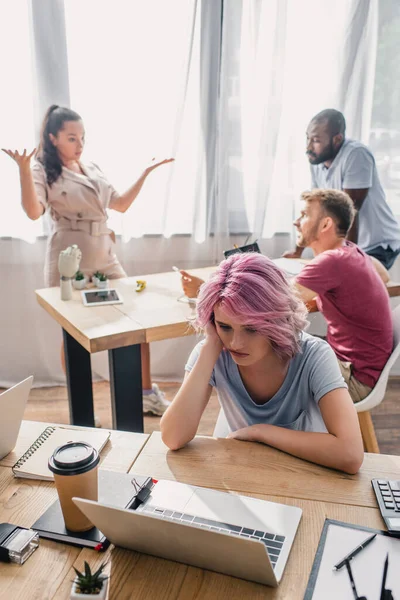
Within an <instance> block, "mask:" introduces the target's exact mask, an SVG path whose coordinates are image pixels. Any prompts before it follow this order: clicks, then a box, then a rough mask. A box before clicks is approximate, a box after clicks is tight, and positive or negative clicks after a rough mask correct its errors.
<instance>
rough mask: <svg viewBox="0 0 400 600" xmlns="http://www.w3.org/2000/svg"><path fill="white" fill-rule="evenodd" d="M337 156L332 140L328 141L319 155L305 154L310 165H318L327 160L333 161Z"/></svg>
mask: <svg viewBox="0 0 400 600" xmlns="http://www.w3.org/2000/svg"><path fill="white" fill-rule="evenodd" d="M336 154H337V151H336V150H335V147H334V145H333V140H331V141H330V143H329V145H328V146H327V147H326V148H324V150H322V152H321V154H319V155H318V156H316V155H315V154H313V153H309V152H307V156H308V160H309V162H310V164H312V165H320V164H321V163H324V162H327V161H328V160H333V159H334V158H335V156H336Z"/></svg>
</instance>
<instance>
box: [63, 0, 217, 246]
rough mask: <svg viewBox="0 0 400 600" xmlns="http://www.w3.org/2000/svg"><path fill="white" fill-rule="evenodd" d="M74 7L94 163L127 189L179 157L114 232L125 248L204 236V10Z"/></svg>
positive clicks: (75, 101) (138, 1) (75, 98)
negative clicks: (154, 162)
mask: <svg viewBox="0 0 400 600" xmlns="http://www.w3.org/2000/svg"><path fill="white" fill-rule="evenodd" d="M64 4H65V14H66V27H67V48H68V65H69V82H70V95H71V106H72V107H73V108H74V109H75V110H77V111H78V112H79V113H80V114H82V116H83V118H84V122H85V125H86V130H87V147H86V149H85V157H87V159H88V160H93V161H95V162H98V164H99V165H100V167H101V168H102V169H103V170H104V171H105V172H106V174H107V176H108V177H109V178H110V180H111V181H112V182H113V183H114V184H115V186H116V187H117V188H118V189H120V190H121V191H122V190H124V189H126V188H127V187H129V186H130V185H132V183H133V182H134V180H135V179H136V178H137V177H138V176H139V174H140V173H141V171H142V170H143V169H144V168H145V167H146V166H147V165H148V164H150V161H151V159H152V158H153V157H156V158H166V157H171V156H173V157H175V158H176V162H175V164H174V165H173V166H171V165H169V166H164V167H162V168H160V169H158V170H156V171H154V172H153V173H151V175H150V177H149V178H148V180H147V182H146V184H145V186H144V188H143V190H142V192H141V193H140V196H139V198H138V200H137V201H136V202H135V205H134V207H133V208H132V210H130V211H129V212H128V213H127V214H126V215H125V216H124V218H123V219H122V218H121V217H120V216H118V215H115V214H112V215H111V214H110V217H111V219H112V220H111V221H110V225H111V226H112V227H113V226H114V228H116V230H117V231H118V232H122V234H123V236H124V239H125V240H128V239H130V238H131V237H139V236H141V235H143V234H144V233H146V234H160V233H163V234H164V235H165V236H167V237H169V236H170V235H171V234H173V233H174V234H176V233H192V231H193V224H194V222H196V224H197V229H198V230H199V231H202V230H204V222H205V210H204V207H205V206H206V201H205V194H204V188H203V179H204V178H203V165H204V161H205V145H204V140H203V137H202V134H201V123H200V26H201V18H200V8H201V6H200V3H198V2H197V1H196V0H187V1H186V2H181V1H180V0H169V1H168V2H165V1H164V0H147V1H146V2H143V1H142V0H119V1H117V2H101V1H100V2H99V0H86V1H85V2H83V3H82V2H79V3H78V2H75V1H74V0H65V2H64ZM94 15H95V17H94ZM78 32H84V35H79V34H78ZM88 40H90V43H88ZM94 83H95V85H94ZM203 237H204V236H203Z"/></svg>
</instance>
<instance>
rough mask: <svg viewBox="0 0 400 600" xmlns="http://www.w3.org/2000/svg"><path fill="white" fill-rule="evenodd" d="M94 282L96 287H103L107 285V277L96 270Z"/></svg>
mask: <svg viewBox="0 0 400 600" xmlns="http://www.w3.org/2000/svg"><path fill="white" fill-rule="evenodd" d="M95 284H96V286H97V287H98V288H101V289H104V288H106V287H108V277H107V275H105V274H104V273H99V272H97V275H96V280H95Z"/></svg>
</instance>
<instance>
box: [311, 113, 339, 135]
mask: <svg viewBox="0 0 400 600" xmlns="http://www.w3.org/2000/svg"><path fill="white" fill-rule="evenodd" d="M324 122H327V123H328V129H329V133H330V134H331V137H333V136H334V135H338V134H342V135H343V138H344V137H345V133H346V119H345V118H344V115H343V114H342V113H341V112H340V111H338V110H335V109H334V108H326V109H325V110H321V112H319V113H318V114H317V115H315V117H313V118H312V119H311V123H318V124H319V123H324Z"/></svg>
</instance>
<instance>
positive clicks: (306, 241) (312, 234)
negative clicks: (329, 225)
mask: <svg viewBox="0 0 400 600" xmlns="http://www.w3.org/2000/svg"><path fill="white" fill-rule="evenodd" d="M318 227H319V222H318V223H316V224H315V225H314V227H313V228H312V229H311V231H309V232H308V234H307V236H305V235H304V234H303V233H301V232H300V234H301V238H300V239H299V238H298V239H297V242H296V245H297V246H298V247H299V248H309V246H310V244H312V243H313V242H315V240H316V239H317V238H318V235H317V234H318Z"/></svg>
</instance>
